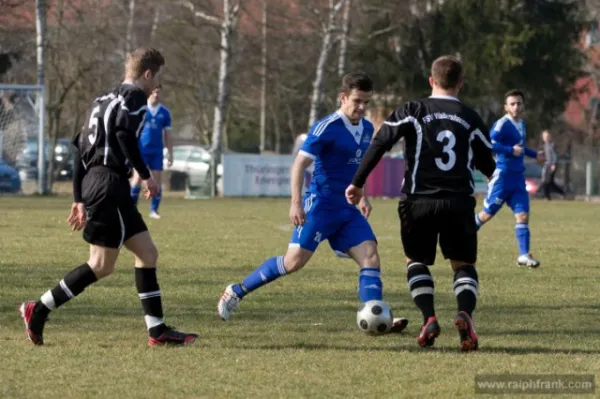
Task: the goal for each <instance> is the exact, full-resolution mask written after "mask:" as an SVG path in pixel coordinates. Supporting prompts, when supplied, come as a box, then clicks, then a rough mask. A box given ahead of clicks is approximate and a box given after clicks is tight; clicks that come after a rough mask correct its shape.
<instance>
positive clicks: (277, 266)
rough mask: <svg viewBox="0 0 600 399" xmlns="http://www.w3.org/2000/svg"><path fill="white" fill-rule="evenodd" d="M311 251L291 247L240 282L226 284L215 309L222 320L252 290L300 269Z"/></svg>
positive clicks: (229, 314) (268, 260) (227, 318)
mask: <svg viewBox="0 0 600 399" xmlns="http://www.w3.org/2000/svg"><path fill="white" fill-rule="evenodd" d="M312 254H313V252H311V251H309V250H306V249H303V248H300V247H292V248H289V249H288V252H287V253H286V254H285V256H274V257H272V258H269V259H267V260H265V261H264V262H263V263H262V265H260V266H259V267H258V268H256V269H255V270H254V271H253V272H252V273H250V274H249V275H248V276H246V278H244V280H243V281H242V282H241V283H237V284H230V285H228V286H227V287H226V288H225V290H224V291H223V293H222V294H221V298H220V299H219V302H218V303H217V311H218V312H219V316H220V317H221V319H223V320H229V318H230V317H231V315H232V313H233V312H234V311H235V310H236V309H237V308H238V307H239V305H240V301H241V300H242V299H243V298H244V297H245V296H246V295H248V294H249V293H251V292H252V291H254V290H256V289H258V288H260V287H262V286H263V285H266V284H269V283H271V282H273V281H275V280H277V279H278V278H279V277H281V276H285V275H286V274H290V273H293V272H295V271H298V270H300V269H301V268H302V267H303V266H304V265H305V264H306V263H307V262H308V260H309V259H310V257H311V256H312Z"/></svg>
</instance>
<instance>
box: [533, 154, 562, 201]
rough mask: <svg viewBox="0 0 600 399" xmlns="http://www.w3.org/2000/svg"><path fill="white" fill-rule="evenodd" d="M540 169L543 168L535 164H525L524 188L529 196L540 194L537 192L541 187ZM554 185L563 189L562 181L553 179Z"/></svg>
mask: <svg viewBox="0 0 600 399" xmlns="http://www.w3.org/2000/svg"><path fill="white" fill-rule="evenodd" d="M542 168H543V166H542V165H541V164H539V163H537V162H534V161H533V162H532V161H527V162H525V188H526V189H527V192H528V193H529V195H531V196H540V195H542V193H541V192H540V191H539V189H540V186H541V185H542ZM555 181H556V184H558V185H559V186H561V187H564V182H563V180H562V179H555Z"/></svg>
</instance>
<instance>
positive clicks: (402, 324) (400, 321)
mask: <svg viewBox="0 0 600 399" xmlns="http://www.w3.org/2000/svg"><path fill="white" fill-rule="evenodd" d="M406 326H408V319H407V318H405V317H394V319H393V320H392V328H391V329H390V333H395V334H398V333H401V332H402V331H404V330H405V329H406Z"/></svg>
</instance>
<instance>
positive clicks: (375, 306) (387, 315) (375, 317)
mask: <svg viewBox="0 0 600 399" xmlns="http://www.w3.org/2000/svg"><path fill="white" fill-rule="evenodd" d="M393 319H394V317H393V315H392V309H391V308H390V305H388V304H387V303H385V302H383V301H378V300H372V301H368V302H365V303H364V304H363V305H362V306H361V307H360V309H358V312H357V313H356V324H358V328H359V329H360V330H361V331H362V332H365V333H368V334H373V335H379V334H385V333H387V332H389V331H390V329H391V328H392V324H393Z"/></svg>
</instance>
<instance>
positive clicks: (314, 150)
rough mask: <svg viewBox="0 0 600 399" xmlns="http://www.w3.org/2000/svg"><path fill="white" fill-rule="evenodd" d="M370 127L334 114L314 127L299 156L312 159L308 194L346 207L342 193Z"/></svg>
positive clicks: (369, 135) (368, 139)
mask: <svg viewBox="0 0 600 399" xmlns="http://www.w3.org/2000/svg"><path fill="white" fill-rule="evenodd" d="M373 132H374V128H373V124H372V123H371V122H369V121H367V120H366V119H364V118H363V119H361V120H360V122H359V123H358V124H357V125H353V124H352V123H351V122H350V120H348V118H347V117H346V116H345V115H344V114H343V113H341V112H340V111H337V112H335V113H333V114H331V115H329V116H327V117H325V118H323V119H321V120H320V121H318V122H317V123H315V124H314V125H313V127H312V128H311V130H310V132H309V134H308V137H307V138H306V141H305V142H304V144H303V145H302V148H301V149H300V154H302V155H304V156H306V157H309V158H311V159H313V160H314V162H315V163H314V172H313V176H312V180H311V183H310V188H309V192H310V193H312V194H314V195H316V196H317V197H319V198H321V199H323V200H327V201H328V202H335V203H336V204H345V205H348V203H347V202H346V197H345V194H344V193H345V191H346V188H347V187H348V185H350V184H351V183H352V178H353V177H354V173H355V172H356V170H357V169H358V165H359V164H360V161H361V160H362V158H363V155H364V153H365V151H366V150H367V148H369V144H370V143H371V138H372V137H373Z"/></svg>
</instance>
